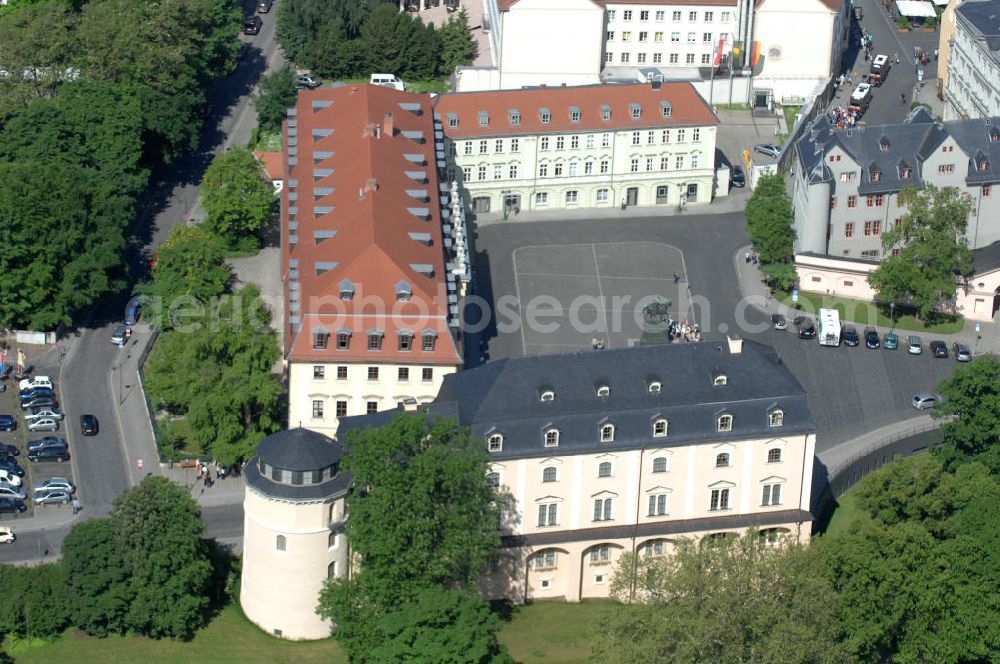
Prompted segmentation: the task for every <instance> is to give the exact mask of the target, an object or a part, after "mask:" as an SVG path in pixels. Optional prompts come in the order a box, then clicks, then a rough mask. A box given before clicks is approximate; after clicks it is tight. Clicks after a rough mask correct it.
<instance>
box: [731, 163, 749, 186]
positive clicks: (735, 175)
mask: <svg viewBox="0 0 1000 664" xmlns="http://www.w3.org/2000/svg"><path fill="white" fill-rule="evenodd" d="M729 184H731V185H733V186H734V187H739V188H740V189H742V188H743V187H745V186H746V185H747V178H746V176H745V175H743V169H742V168H740V167H739V166H733V170H732V172H731V173H730V174H729Z"/></svg>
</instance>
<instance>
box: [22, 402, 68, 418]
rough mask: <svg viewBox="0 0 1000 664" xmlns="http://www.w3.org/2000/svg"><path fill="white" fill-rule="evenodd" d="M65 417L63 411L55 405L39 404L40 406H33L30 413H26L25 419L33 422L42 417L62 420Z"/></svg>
mask: <svg viewBox="0 0 1000 664" xmlns="http://www.w3.org/2000/svg"><path fill="white" fill-rule="evenodd" d="M63 417H65V415H64V414H63V412H62V411H61V410H59V409H58V408H56V407H54V406H39V407H38V408H32V409H31V412H30V413H27V414H25V416H24V419H25V420H26V421H28V422H33V421H34V420H40V419H42V418H51V419H53V420H61V419H62V418H63Z"/></svg>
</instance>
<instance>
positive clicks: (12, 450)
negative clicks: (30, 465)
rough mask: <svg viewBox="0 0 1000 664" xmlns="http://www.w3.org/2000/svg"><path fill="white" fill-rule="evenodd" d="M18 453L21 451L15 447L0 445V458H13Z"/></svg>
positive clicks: (5, 444)
mask: <svg viewBox="0 0 1000 664" xmlns="http://www.w3.org/2000/svg"><path fill="white" fill-rule="evenodd" d="M20 453H21V450H20V449H18V447H17V446H16V445H8V444H7V443H0V457H15V456H17V455H18V454H20Z"/></svg>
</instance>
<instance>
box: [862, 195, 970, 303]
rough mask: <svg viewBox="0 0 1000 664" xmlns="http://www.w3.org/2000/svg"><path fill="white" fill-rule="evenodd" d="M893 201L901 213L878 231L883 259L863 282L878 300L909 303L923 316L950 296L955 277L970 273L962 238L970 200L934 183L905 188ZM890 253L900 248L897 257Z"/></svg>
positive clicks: (953, 294) (968, 258) (954, 287)
mask: <svg viewBox="0 0 1000 664" xmlns="http://www.w3.org/2000/svg"><path fill="white" fill-rule="evenodd" d="M898 200H899V205H900V206H905V207H906V213H905V214H904V215H903V216H902V217H901V218H900V220H899V222H898V224H896V225H895V226H893V227H892V228H889V229H888V230H887V231H885V232H883V233H882V253H883V255H884V256H885V258H883V259H882V262H881V264H880V265H879V266H878V268H877V269H875V270H874V271H873V272H872V273H871V274H869V275H868V283H869V284H871V286H872V287H873V288H874V289H876V290H877V291H878V294H879V299H880V300H882V301H883V302H908V303H912V304H913V305H914V306H915V307H916V308H917V311H918V312H919V315H920V316H921V317H923V318H926V317H927V316H928V315H929V314H930V313H931V312H932V311H933V310H934V308H935V307H937V306H938V305H939V304H941V303H943V302H945V301H947V300H950V299H952V298H953V297H955V291H956V290H957V288H958V281H957V279H956V277H958V276H959V275H965V274H968V273H969V271H970V270H971V266H972V252H971V251H970V249H969V247H968V246H967V245H966V244H965V241H964V239H963V238H964V235H965V230H966V226H967V222H968V219H969V214H970V212H971V210H972V202H971V199H970V198H969V196H968V195H966V194H963V193H961V192H959V190H958V189H956V188H954V187H945V188H943V189H938V188H937V187H935V186H933V185H927V186H926V187H925V188H924V189H921V190H917V189H914V188H912V187H907V188H906V189H903V190H902V191H900V192H899V195H898ZM894 249H899V254H898V255H896V256H893V255H892V251H893V250H894Z"/></svg>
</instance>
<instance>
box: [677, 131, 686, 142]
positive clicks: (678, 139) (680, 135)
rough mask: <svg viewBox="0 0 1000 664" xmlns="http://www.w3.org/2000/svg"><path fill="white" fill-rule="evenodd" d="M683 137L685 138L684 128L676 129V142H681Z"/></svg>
mask: <svg viewBox="0 0 1000 664" xmlns="http://www.w3.org/2000/svg"><path fill="white" fill-rule="evenodd" d="M685 139H686V134H685V133H684V130H683V129H678V130H677V142H678V143H683V142H684V141H685Z"/></svg>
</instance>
